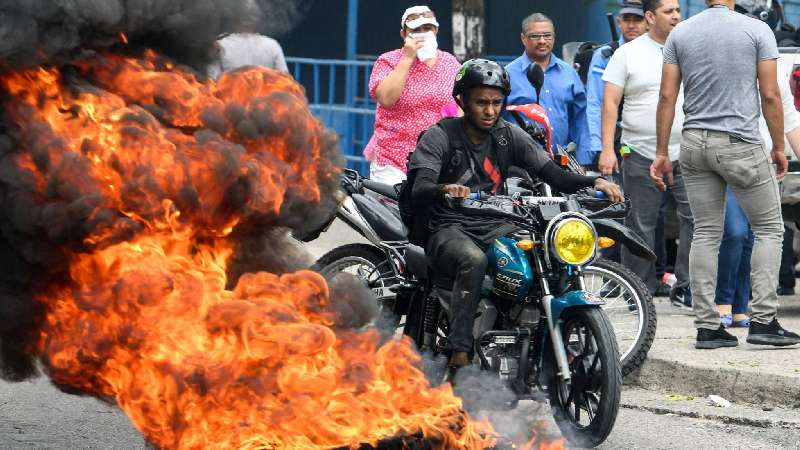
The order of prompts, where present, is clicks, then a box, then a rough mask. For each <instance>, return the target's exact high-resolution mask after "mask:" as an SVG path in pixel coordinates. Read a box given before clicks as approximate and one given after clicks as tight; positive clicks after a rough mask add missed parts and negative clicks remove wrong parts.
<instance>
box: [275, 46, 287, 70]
mask: <svg viewBox="0 0 800 450" xmlns="http://www.w3.org/2000/svg"><path fill="white" fill-rule="evenodd" d="M276 45H277V47H278V48H277V49H276V53H275V68H276V69H277V70H280V71H283V72H286V73H289V66H287V65H286V57H285V56H284V55H283V48H281V45H280V44H278V43H277V42H276Z"/></svg>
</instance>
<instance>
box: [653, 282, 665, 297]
mask: <svg viewBox="0 0 800 450" xmlns="http://www.w3.org/2000/svg"><path fill="white" fill-rule="evenodd" d="M653 297H669V285H668V284H667V283H663V282H660V283H658V287H657V288H656V291H655V292H653Z"/></svg>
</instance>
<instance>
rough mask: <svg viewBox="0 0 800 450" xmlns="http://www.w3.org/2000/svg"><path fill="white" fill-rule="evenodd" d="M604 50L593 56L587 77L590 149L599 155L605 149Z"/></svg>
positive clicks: (587, 114)
mask: <svg viewBox="0 0 800 450" xmlns="http://www.w3.org/2000/svg"><path fill="white" fill-rule="evenodd" d="M601 49H602V47H601V48H599V49H597V50H595V51H594V53H593V54H592V63H591V64H590V65H589V72H588V74H587V75H586V125H587V126H588V127H589V149H590V150H591V151H592V152H593V153H599V152H600V151H601V150H602V149H603V144H602V140H601V138H600V136H601V133H602V132H601V131H600V130H601V126H600V116H601V110H602V108H603V79H602V76H603V69H605V62H606V61H605V59H604V58H603V55H602V52H601V51H600V50H601Z"/></svg>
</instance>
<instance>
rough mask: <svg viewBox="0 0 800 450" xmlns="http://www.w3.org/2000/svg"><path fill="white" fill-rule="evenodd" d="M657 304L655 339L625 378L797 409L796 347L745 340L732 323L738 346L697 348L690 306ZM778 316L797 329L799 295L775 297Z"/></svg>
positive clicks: (799, 366) (799, 361)
mask: <svg viewBox="0 0 800 450" xmlns="http://www.w3.org/2000/svg"><path fill="white" fill-rule="evenodd" d="M656 306H657V310H658V328H657V331H656V340H655V342H654V343H653V347H652V348H651V349H650V353H649V354H648V356H647V360H646V361H645V363H644V365H643V366H642V368H641V369H640V370H639V371H638V372H634V373H632V374H631V375H630V376H629V377H628V379H626V382H627V383H629V384H636V385H639V386H642V387H646V388H648V389H652V390H659V391H662V392H670V393H675V394H677V395H686V394H692V395H695V396H707V395H710V394H715V395H719V396H722V397H723V398H725V399H727V400H730V401H732V402H734V403H750V404H757V405H767V406H786V407H794V408H800V346H792V347H783V348H776V347H764V346H757V345H751V344H747V343H746V342H745V339H746V337H747V330H746V329H741V328H733V329H731V330H730V331H731V332H732V333H733V334H734V335H736V336H737V337H738V338H739V346H738V347H734V348H722V349H716V350H696V349H695V348H694V343H695V337H696V330H695V329H694V326H693V324H692V315H691V310H682V309H677V308H675V307H673V306H672V305H671V304H669V302H668V301H667V299H664V298H657V299H656ZM779 320H780V321H781V324H783V326H784V327H785V328H787V329H789V330H792V331H798V332H800V296H790V297H780V309H779Z"/></svg>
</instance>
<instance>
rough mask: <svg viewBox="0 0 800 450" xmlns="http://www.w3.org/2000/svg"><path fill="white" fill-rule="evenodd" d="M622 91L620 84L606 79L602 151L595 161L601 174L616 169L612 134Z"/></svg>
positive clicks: (614, 130)
mask: <svg viewBox="0 0 800 450" xmlns="http://www.w3.org/2000/svg"><path fill="white" fill-rule="evenodd" d="M622 92H623V89H622V87H621V86H617V85H616V84H614V83H611V82H608V81H606V85H605V91H604V93H603V121H602V124H603V151H602V152H601V153H600V160H599V161H598V163H597V166H598V169H599V170H600V173H602V174H603V175H611V173H612V172H615V171H617V155H616V153H615V149H614V135H615V134H616V132H617V121H618V120H619V117H618V115H619V104H620V102H621V101H622Z"/></svg>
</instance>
